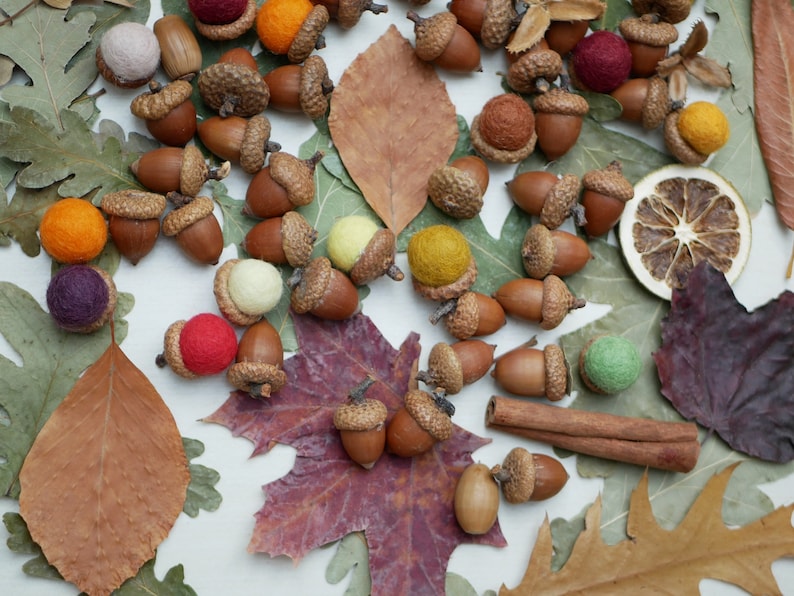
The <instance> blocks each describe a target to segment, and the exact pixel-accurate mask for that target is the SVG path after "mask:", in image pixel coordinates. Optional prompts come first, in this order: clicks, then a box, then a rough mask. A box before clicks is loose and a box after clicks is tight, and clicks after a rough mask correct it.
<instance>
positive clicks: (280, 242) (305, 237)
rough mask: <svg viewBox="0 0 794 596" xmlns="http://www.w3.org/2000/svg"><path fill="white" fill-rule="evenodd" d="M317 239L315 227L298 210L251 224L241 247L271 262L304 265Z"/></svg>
mask: <svg viewBox="0 0 794 596" xmlns="http://www.w3.org/2000/svg"><path fill="white" fill-rule="evenodd" d="M316 240H317V230H315V229H314V228H313V227H312V226H311V225H310V224H309V222H308V221H306V218H305V217H303V216H302V215H301V214H300V213H298V212H297V211H287V212H286V213H285V214H284V215H282V216H280V217H269V218H268V219H265V220H262V221H260V222H259V223H258V224H256V225H255V226H254V227H252V228H251V229H250V230H249V231H248V233H247V234H246V235H245V239H244V240H243V244H242V247H243V250H245V252H247V253H248V254H249V255H250V256H251V257H254V258H255V259H262V260H263V261H267V262H268V263H273V264H274V265H290V266H291V267H303V266H304V265H306V263H308V262H309V259H310V258H311V255H312V250H313V249H314V243H315V241H316Z"/></svg>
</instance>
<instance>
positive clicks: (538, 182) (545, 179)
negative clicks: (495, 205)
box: [507, 171, 582, 230]
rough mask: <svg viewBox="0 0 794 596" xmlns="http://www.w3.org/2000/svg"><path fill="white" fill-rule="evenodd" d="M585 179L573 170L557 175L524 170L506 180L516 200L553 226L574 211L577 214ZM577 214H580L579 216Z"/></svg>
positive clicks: (551, 227) (543, 221)
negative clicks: (572, 171)
mask: <svg viewBox="0 0 794 596" xmlns="http://www.w3.org/2000/svg"><path fill="white" fill-rule="evenodd" d="M581 190H582V183H581V181H580V180H579V178H578V177H577V176H575V175H573V174H565V175H564V176H562V177H559V178H558V177H557V176H555V175H554V174H552V173H551V172H544V171H532V172H522V173H521V174H518V175H517V176H516V177H514V178H513V179H512V180H511V181H510V182H508V183H507V191H508V192H509V193H510V197H511V198H512V199H513V202H514V203H515V204H516V205H518V206H519V207H520V208H521V209H522V210H524V211H526V212H527V213H529V214H530V215H535V216H538V217H540V223H542V224H543V225H544V226H546V227H547V228H549V229H550V230H554V229H556V228H559V227H560V226H561V225H562V223H563V222H564V221H565V220H566V219H567V218H568V217H569V216H571V215H574V216H577V204H578V201H579V193H580V191H581ZM577 217H578V216H577Z"/></svg>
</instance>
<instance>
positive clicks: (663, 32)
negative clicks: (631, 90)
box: [618, 14, 678, 77]
mask: <svg viewBox="0 0 794 596" xmlns="http://www.w3.org/2000/svg"><path fill="white" fill-rule="evenodd" d="M618 30H619V31H620V34H621V35H622V36H623V38H624V39H625V40H626V42H627V43H628V44H629V51H630V52H631V74H632V75H634V76H635V77H649V76H651V75H653V74H655V73H656V65H657V64H659V61H660V60H663V59H664V58H665V57H666V56H667V50H668V47H669V46H670V44H671V43H674V42H675V41H676V40H677V39H678V29H676V28H675V25H672V24H671V23H666V22H664V21H662V20H660V18H659V15H658V14H644V15H642V16H640V17H629V18H625V19H623V20H622V21H620V24H619V25H618Z"/></svg>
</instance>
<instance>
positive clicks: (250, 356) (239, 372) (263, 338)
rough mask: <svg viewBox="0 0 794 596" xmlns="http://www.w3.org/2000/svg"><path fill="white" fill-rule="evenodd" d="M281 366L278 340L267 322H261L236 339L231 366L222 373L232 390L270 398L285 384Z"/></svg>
mask: <svg viewBox="0 0 794 596" xmlns="http://www.w3.org/2000/svg"><path fill="white" fill-rule="evenodd" d="M283 364H284V348H283V345H282V343H281V336H280V335H279V334H278V331H277V330H276V328H275V327H273V325H271V324H270V322H269V321H268V320H267V319H261V320H259V321H258V322H256V323H254V324H253V325H251V326H249V327H248V328H247V329H246V330H245V333H243V335H242V337H241V338H240V342H239V344H238V346H237V356H236V358H235V362H234V364H232V365H231V366H230V367H229V369H228V370H227V371H226V378H227V380H228V381H229V383H230V384H231V385H232V387H235V388H236V389H239V390H240V391H245V392H246V393H248V394H249V395H250V396H252V397H270V396H271V395H272V394H273V393H276V392H277V391H279V390H280V389H281V388H282V387H284V385H286V383H287V374H286V373H285V372H284V370H283V369H282V366H283Z"/></svg>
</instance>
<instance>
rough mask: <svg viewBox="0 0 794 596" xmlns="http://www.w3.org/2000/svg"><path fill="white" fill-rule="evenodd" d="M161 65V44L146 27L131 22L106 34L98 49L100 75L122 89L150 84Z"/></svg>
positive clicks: (97, 63) (97, 58)
mask: <svg viewBox="0 0 794 596" xmlns="http://www.w3.org/2000/svg"><path fill="white" fill-rule="evenodd" d="M159 64H160V44H159V43H158V42H157V37H155V35H154V32H152V30H151V29H149V28H148V27H147V26H146V25H143V24H141V23H135V22H133V21H128V22H124V23H119V24H117V25H113V26H112V27H111V28H110V29H108V30H107V31H105V33H104V34H103V35H102V39H101V40H100V42H99V44H98V45H97V48H96V65H97V69H98V70H99V74H101V75H102V77H103V78H104V79H105V80H106V81H108V82H109V83H111V84H113V85H115V86H117V87H121V88H123V89H135V88H137V87H142V86H143V85H145V84H146V83H148V82H149V81H150V80H151V79H152V77H153V76H154V74H155V72H157V66H158V65H159Z"/></svg>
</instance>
